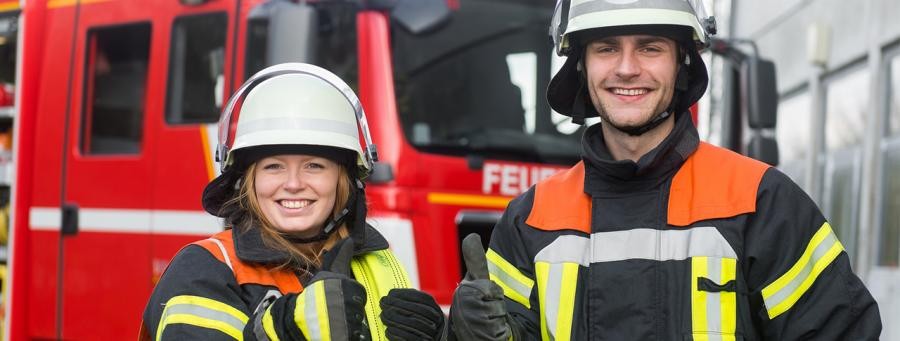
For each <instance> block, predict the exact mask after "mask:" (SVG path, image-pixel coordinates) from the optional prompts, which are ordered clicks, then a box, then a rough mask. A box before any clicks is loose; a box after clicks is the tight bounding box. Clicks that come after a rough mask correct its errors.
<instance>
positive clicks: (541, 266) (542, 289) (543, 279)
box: [534, 262, 551, 340]
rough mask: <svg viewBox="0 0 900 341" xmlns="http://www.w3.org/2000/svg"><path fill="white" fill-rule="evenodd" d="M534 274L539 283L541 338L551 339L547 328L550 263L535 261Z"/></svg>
mask: <svg viewBox="0 0 900 341" xmlns="http://www.w3.org/2000/svg"><path fill="white" fill-rule="evenodd" d="M534 275H535V277H537V283H538V305H539V306H540V309H541V340H551V339H550V332H549V330H548V328H547V314H546V313H545V312H546V311H547V284H546V283H547V277H549V276H550V264H549V263H546V262H537V263H534Z"/></svg>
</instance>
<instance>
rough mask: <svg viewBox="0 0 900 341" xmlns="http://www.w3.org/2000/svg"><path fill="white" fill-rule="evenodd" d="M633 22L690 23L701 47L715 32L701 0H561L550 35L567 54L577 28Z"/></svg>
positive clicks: (632, 23)
mask: <svg viewBox="0 0 900 341" xmlns="http://www.w3.org/2000/svg"><path fill="white" fill-rule="evenodd" d="M634 25H674V26H687V27H690V28H691V29H693V31H694V37H693V38H694V40H695V41H696V42H697V45H698V47H706V46H707V45H708V44H709V36H710V35H713V34H715V33H716V21H715V18H714V17H711V16H707V14H706V10H705V9H704V8H703V3H702V1H701V0H558V1H557V3H556V10H555V11H554V13H553V18H552V19H551V22H550V37H551V39H553V46H554V48H555V49H556V53H557V54H559V55H560V56H565V55H567V54H568V52H569V51H568V50H569V48H570V47H571V41H570V37H571V34H572V33H574V32H578V31H584V30H589V29H595V28H605V27H621V26H634Z"/></svg>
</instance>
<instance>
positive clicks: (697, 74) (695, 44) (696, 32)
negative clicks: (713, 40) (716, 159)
mask: <svg viewBox="0 0 900 341" xmlns="http://www.w3.org/2000/svg"><path fill="white" fill-rule="evenodd" d="M715 31H716V22H715V18H713V17H708V16H707V15H706V11H705V10H704V9H703V4H702V3H701V0H558V1H557V3H556V9H555V11H554V13H553V18H551V21H550V38H551V40H552V41H553V45H554V48H555V50H556V52H557V54H559V55H560V56H567V57H568V58H567V59H566V62H565V64H563V66H562V67H561V68H560V69H559V71H557V73H556V75H554V76H553V79H552V80H551V81H550V84H549V85H548V87H547V101H548V102H549V103H550V107H551V108H553V110H555V111H556V112H558V113H560V114H563V115H567V116H571V117H572V121H573V122H574V123H576V124H583V123H584V119H585V118H587V117H595V116H598V115H599V114H598V113H597V111H596V109H595V108H594V107H593V104H591V101H590V95H589V94H588V90H587V85H586V83H585V79H586V75H585V71H584V66H583V65H582V59H583V58H584V55H583V52H584V46H583V45H584V44H586V43H587V41H589V40H591V39H596V38H599V37H604V36H617V35H629V34H649V35H658V36H664V37H668V38H671V39H673V40H675V41H676V42H678V44H679V46H682V51H683V52H684V53H683V54H682V57H683V59H682V60H681V61H679V63H680V65H679V70H678V74H677V77H676V81H675V95H674V97H673V98H672V102H671V103H670V104H669V106H668V108H667V109H666V111H664V112H661V113H657V115H656V117H655V118H654V119H652V120H651V121H649V122H648V123H647V124H645V125H643V126H641V127H635V128H634V129H632V130H630V131H626V132H627V133H629V134H631V135H640V134H643V133H644V132H646V131H649V130H650V129H653V128H654V127H656V126H657V125H658V124H660V123H661V122H662V121H663V120H665V119H666V118H667V117H668V116H670V115H672V114H675V113H680V112H683V111H685V110H687V109H688V108H689V107H690V106H691V105H692V104H694V103H695V102H697V100H699V99H700V97H702V96H703V93H704V92H705V91H706V86H707V84H708V82H709V78H708V75H707V72H706V65H705V64H704V63H703V59H702V58H700V54H699V51H700V50H701V49H703V48H705V47H706V46H708V44H709V36H710V35H712V34H715Z"/></svg>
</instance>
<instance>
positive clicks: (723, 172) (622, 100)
mask: <svg viewBox="0 0 900 341" xmlns="http://www.w3.org/2000/svg"><path fill="white" fill-rule="evenodd" d="M714 25H715V22H714V21H713V19H712V18H707V17H706V15H705V13H704V12H703V9H702V5H701V4H700V3H699V0H697V1H686V0H616V1H613V0H560V2H559V3H558V4H557V7H556V13H555V15H554V19H553V21H552V26H551V28H550V31H551V36H552V38H553V41H554V44H555V48H556V51H557V53H559V54H560V55H564V56H567V57H568V58H567V60H566V62H565V64H564V66H563V67H562V68H561V69H560V70H559V72H558V73H557V74H556V75H555V76H554V78H553V80H552V81H551V82H550V85H549V88H548V91H547V99H548V100H549V102H550V105H551V106H552V107H553V109H555V110H556V111H557V112H559V113H562V114H564V115H568V116H571V117H572V120H573V121H574V122H576V123H584V119H585V118H589V117H595V116H599V117H600V118H601V120H602V123H600V124H596V125H593V126H590V127H589V128H587V129H586V131H585V133H584V137H583V139H582V155H583V156H582V161H581V162H579V163H578V164H576V165H575V166H574V167H572V168H571V169H569V170H567V171H563V172H560V173H559V174H556V175H555V176H553V177H551V178H548V179H546V180H544V181H542V182H540V183H538V184H537V185H536V186H535V187H532V188H531V189H530V190H528V191H527V192H526V193H524V194H522V195H520V196H519V197H518V198H516V199H515V200H513V201H512V202H511V203H510V204H509V207H508V208H507V209H506V212H505V213H504V215H503V217H502V218H501V219H500V221H499V223H498V224H497V226H496V228H495V229H494V232H493V235H492V237H491V241H490V245H489V246H490V247H489V249H488V250H487V252H486V254H485V252H484V251H483V249H481V244H480V242H479V241H478V240H477V238H474V239H468V238H467V239H466V240H465V241H464V243H463V244H464V246H463V254H464V257H465V259H466V262H467V266H468V269H469V273H468V274H467V275H466V278H465V279H464V280H463V282H462V283H461V284H460V286H459V287H458V288H457V290H456V293H455V294H454V299H453V304H452V306H451V311H450V319H451V322H450V324H451V328H452V330H453V334H454V336H455V337H456V338H457V339H460V340H507V339H509V338H510V337H511V338H512V339H527V340H531V339H543V340H588V339H590V340H759V339H765V340H797V339H804V340H874V339H877V338H878V336H879V334H880V332H881V321H880V317H879V312H878V306H877V304H876V303H875V301H874V299H873V298H872V296H871V294H870V293H869V292H868V290H867V289H866V288H865V286H864V285H863V283H862V282H861V281H860V279H859V278H858V277H857V276H856V275H854V274H853V272H852V271H851V269H850V260H849V258H848V256H847V253H846V252H845V251H844V247H843V246H842V244H841V242H840V241H839V240H838V238H837V236H836V235H835V233H834V230H833V229H832V227H831V226H830V225H829V222H828V221H827V220H826V219H825V218H824V217H823V215H822V213H821V212H820V210H819V209H818V208H817V207H816V205H815V204H814V203H813V201H812V200H810V198H809V197H808V196H807V195H806V194H805V193H804V192H803V190H801V189H800V188H799V187H798V186H797V185H796V184H794V183H793V182H792V181H791V180H790V179H789V178H788V177H787V176H785V175H784V174H782V173H781V172H779V171H778V170H777V169H775V168H772V167H769V166H767V165H765V164H763V163H760V162H757V161H754V160H751V159H749V158H745V157H743V156H740V155H738V154H735V153H733V152H731V151H728V150H725V149H722V148H718V147H715V146H712V145H709V144H706V143H703V142H701V141H700V140H699V137H698V133H697V130H696V129H695V127H694V125H693V123H692V121H691V118H690V114H689V112H688V109H689V107H690V106H691V105H692V104H694V103H695V102H696V101H697V100H698V99H699V98H700V97H701V96H702V95H703V93H704V91H705V90H706V86H707V82H708V76H707V71H706V66H705V65H704V63H703V60H702V59H701V58H700V55H699V50H700V48H702V47H704V46H705V45H707V43H708V39H709V36H708V35H709V34H710V32H714V27H715V26H714Z"/></svg>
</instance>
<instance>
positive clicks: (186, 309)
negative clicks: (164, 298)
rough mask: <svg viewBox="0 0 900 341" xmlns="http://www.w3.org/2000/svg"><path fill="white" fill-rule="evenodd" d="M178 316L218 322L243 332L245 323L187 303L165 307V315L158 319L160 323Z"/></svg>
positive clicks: (219, 312) (221, 313)
mask: <svg viewBox="0 0 900 341" xmlns="http://www.w3.org/2000/svg"><path fill="white" fill-rule="evenodd" d="M178 314H185V315H192V316H196V317H200V318H203V319H207V320H213V321H219V322H222V323H225V324H227V325H229V326H231V327H232V328H234V329H236V330H239V331H240V330H244V325H245V323H244V322H243V321H241V320H239V319H237V318H235V317H234V316H232V315H231V314H228V313H225V312H221V311H217V310H213V309H210V308H207V307H204V306H200V305H196V304H188V303H180V304H175V305H171V306H167V307H166V309H165V314H164V315H163V316H162V317H161V318H160V321H165V320H166V318H167V317H169V316H172V315H178ZM159 332H160V333H162V330H160V331H159Z"/></svg>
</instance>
